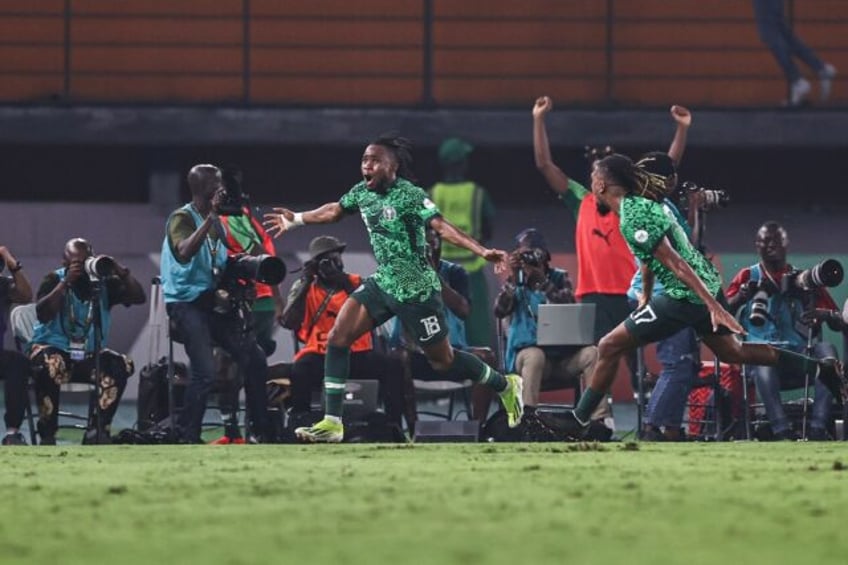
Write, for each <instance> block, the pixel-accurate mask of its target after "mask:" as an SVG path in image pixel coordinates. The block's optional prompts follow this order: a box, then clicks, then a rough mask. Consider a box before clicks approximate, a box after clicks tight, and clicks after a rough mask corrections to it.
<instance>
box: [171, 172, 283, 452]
mask: <svg viewBox="0 0 848 565" xmlns="http://www.w3.org/2000/svg"><path fill="white" fill-rule="evenodd" d="M188 186H189V189H190V190H191V195H192V201H191V202H190V203H188V204H186V205H184V206H182V207H181V208H179V209H177V210H176V211H174V212H173V213H172V214H171V216H170V217H169V218H168V223H167V233H166V235H165V239H164V241H163V243H162V264H161V277H162V289H163V294H164V300H165V305H166V308H167V310H168V316H169V317H170V319H171V321H172V324H173V327H174V329H175V334H176V335H175V339H176V340H177V341H181V342H182V343H183V344H184V346H185V351H186V354H187V355H188V357H189V361H190V364H191V379H190V381H189V384H188V387H187V388H186V392H185V400H184V408H183V410H182V412H181V413H180V414H179V417H178V419H177V428H178V434H179V439H180V440H181V441H185V442H189V443H200V442H201V439H200V432H201V425H202V422H203V415H204V413H205V411H206V401H207V397H208V395H209V391H210V389H211V387H212V384H213V383H214V382H215V379H216V371H215V361H214V358H213V351H212V349H213V346H214V345H219V346H220V347H222V348H223V349H224V350H226V351H227V352H228V353H229V354H230V355H231V356H232V358H233V359H234V360H235V362H236V364H237V365H238V366H239V367H240V368H241V369H242V371H243V372H244V375H245V396H246V398H247V408H248V414H249V424H250V429H251V431H252V433H253V435H254V439H255V440H256V441H272V439H273V431H272V430H271V428H270V426H269V424H268V418H267V415H266V400H265V381H266V380H267V375H268V365H267V363H266V360H265V353H264V352H263V350H262V348H261V347H260V346H259V345H258V344H257V341H256V334H255V332H254V331H253V327H252V323H251V319H250V317H251V312H250V308H249V303H250V300H251V298H252V296H251V295H250V291H251V290H252V289H253V284H252V282H253V281H255V280H259V281H261V282H266V283H269V284H276V283H279V282H280V281H281V280H282V278H283V276H284V275H285V266H284V265H283V263H282V261H280V260H279V259H276V258H269V257H268V256H262V257H247V256H236V257H234V258H232V259H230V260H229V261H228V258H227V249H226V246H225V244H224V240H223V237H222V234H221V233H220V229H221V228H220V222H219V218H218V213H219V210H220V206H221V203H222V201H223V198H224V194H223V190H222V188H223V186H222V180H221V171H220V170H219V169H218V167H215V166H214V165H203V164H201V165H195V166H194V167H192V169H191V171H190V172H189V174H188ZM266 271H267V272H266ZM245 305H247V307H245Z"/></svg>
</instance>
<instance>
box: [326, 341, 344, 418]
mask: <svg viewBox="0 0 848 565" xmlns="http://www.w3.org/2000/svg"><path fill="white" fill-rule="evenodd" d="M349 373H350V349H349V348H347V347H336V346H334V345H327V355H326V356H325V357H324V403H325V406H324V414H325V415H327V416H336V417H337V418H341V417H342V403H343V402H344V392H345V383H346V382H347V377H348V374H349Z"/></svg>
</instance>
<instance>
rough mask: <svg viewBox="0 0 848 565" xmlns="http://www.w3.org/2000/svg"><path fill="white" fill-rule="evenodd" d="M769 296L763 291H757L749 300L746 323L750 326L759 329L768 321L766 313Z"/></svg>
mask: <svg viewBox="0 0 848 565" xmlns="http://www.w3.org/2000/svg"><path fill="white" fill-rule="evenodd" d="M768 300H769V294H768V292H766V291H765V290H758V291H757V292H755V293H754V296H753V297H752V298H751V315H750V316H748V321H749V322H751V325H752V326H756V327H760V326H762V325H764V324H765V323H766V321H767V320H768V319H769V311H768Z"/></svg>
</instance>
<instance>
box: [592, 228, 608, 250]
mask: <svg viewBox="0 0 848 565" xmlns="http://www.w3.org/2000/svg"><path fill="white" fill-rule="evenodd" d="M610 234H612V230H609V231H608V232H607V233H604V232H602V231H601V230H599V229H598V228H592V235H596V236H598V237H600V238H601V239H603V240H604V241H606V242H607V245H609V246H612V243H610V240H609V237H610Z"/></svg>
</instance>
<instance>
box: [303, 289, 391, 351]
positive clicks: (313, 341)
mask: <svg viewBox="0 0 848 565" xmlns="http://www.w3.org/2000/svg"><path fill="white" fill-rule="evenodd" d="M347 277H348V280H349V281H350V282H351V284H352V285H353V286H354V287H358V286H359V285H360V284H362V277H360V276H359V275H348V276H347ZM328 294H330V292H329V291H328V290H327V289H325V288H324V287H322V286H321V285H319V284H318V283H312V284H310V286H309V290H308V291H306V310H305V311H304V313H303V320H302V321H301V323H300V328H299V329H298V330H297V340H298V341H299V342H301V343H303V344H304V345H303V346H302V347H301V348H300V350H299V351H298V352H297V353H296V354H295V356H294V360H295V361H297V360H298V359H300V358H301V357H303V356H304V355H306V354H307V353H318V354H319V355H326V354H327V337H328V336H329V335H330V330H331V329H333V324H334V323H335V321H336V318H337V317H338V315H339V311H340V310H341V309H342V304H344V303H345V300H347V297H348V296H350V295H349V294H348V293H347V292H345V291H344V290H336V291H333V292H332V294H330V298H329V300H328V301H327V304H326V306H324V311H323V312H321V314H320V315H319V316H318V319H317V320H315V321H314V322H313V320H312V319H313V318H314V317H315V313H316V312H318V310H319V309H320V308H321V305H322V304H323V303H324V300H325V299H326V298H327V295H328ZM373 348H374V345H373V343H372V341H371V332H366V333H364V334H362V335H361V336H360V337H359V338H358V339H357V340H356V341H354V342H353V343H352V344H351V346H350V352H351V353H355V352H357V351H370V350H371V349H373Z"/></svg>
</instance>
